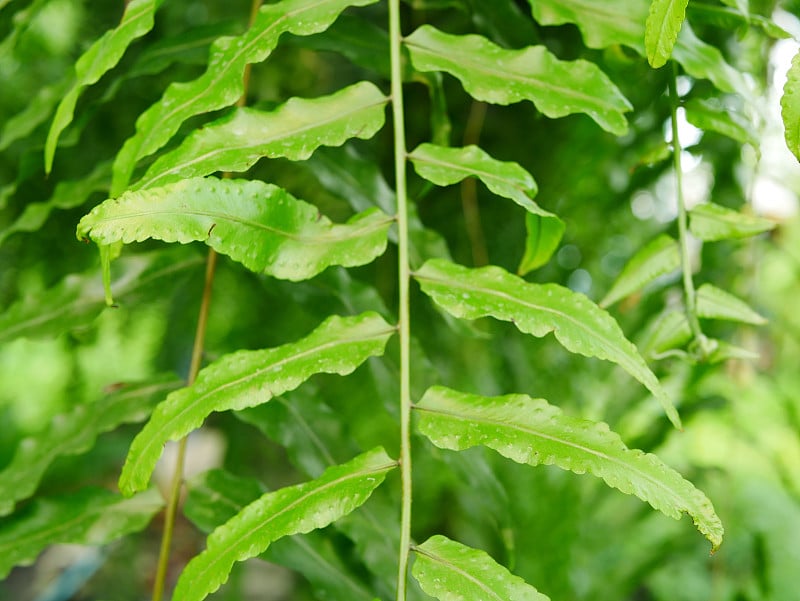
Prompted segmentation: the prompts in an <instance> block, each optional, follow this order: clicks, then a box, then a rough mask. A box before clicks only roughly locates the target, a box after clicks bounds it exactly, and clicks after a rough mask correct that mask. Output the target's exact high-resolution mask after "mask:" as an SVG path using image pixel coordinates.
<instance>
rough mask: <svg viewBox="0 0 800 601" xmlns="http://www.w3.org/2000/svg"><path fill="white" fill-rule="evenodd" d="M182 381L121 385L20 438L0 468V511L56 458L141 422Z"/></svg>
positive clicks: (23, 493) (9, 507)
mask: <svg viewBox="0 0 800 601" xmlns="http://www.w3.org/2000/svg"><path fill="white" fill-rule="evenodd" d="M181 384H182V382H181V381H180V380H178V379H177V378H175V377H174V376H164V377H163V378H160V379H158V380H154V381H151V382H142V383H140V384H126V385H124V386H123V387H122V388H121V389H120V390H118V391H116V392H114V393H112V394H109V395H108V396H105V397H104V398H102V399H100V400H98V401H97V402H95V403H91V404H88V405H87V404H83V405H78V406H76V407H75V408H73V409H72V410H71V411H70V412H69V413H65V414H62V415H58V416H56V417H55V419H54V420H53V422H52V423H51V425H50V426H49V427H48V428H47V429H46V430H45V431H44V432H42V433H41V434H40V435H38V436H35V437H31V438H26V439H24V440H23V441H22V442H21V443H20V444H19V446H18V447H17V450H16V453H15V454H14V457H13V459H12V460H11V463H9V464H8V465H7V466H6V467H5V468H4V469H3V471H2V472H0V515H6V514H8V513H10V512H11V511H12V510H13V509H14V504H15V503H16V502H17V501H20V500H22V499H26V498H28V497H29V496H31V495H32V494H33V493H34V492H35V490H36V487H37V486H38V484H39V481H40V480H41V478H42V476H43V475H44V473H45V470H46V469H47V468H48V467H49V466H50V465H51V464H52V463H53V461H55V460H56V458H58V457H61V456H63V455H77V454H79V453H84V452H86V451H88V450H89V449H90V448H92V445H93V444H94V442H95V440H96V439H97V437H98V436H99V435H100V434H102V433H104V432H108V431H110V430H113V429H114V428H116V427H117V426H119V425H120V424H125V423H131V422H138V421H143V420H144V419H146V418H147V416H148V415H150V411H151V410H152V409H153V407H155V406H156V404H157V403H159V402H160V401H162V400H163V398H164V397H165V396H166V395H167V394H168V393H170V392H171V391H173V390H175V389H176V388H178V387H179V386H181Z"/></svg>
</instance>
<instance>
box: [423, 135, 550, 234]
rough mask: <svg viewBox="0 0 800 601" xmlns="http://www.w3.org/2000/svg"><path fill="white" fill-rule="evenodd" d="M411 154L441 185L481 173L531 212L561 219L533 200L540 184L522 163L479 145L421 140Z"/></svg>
mask: <svg viewBox="0 0 800 601" xmlns="http://www.w3.org/2000/svg"><path fill="white" fill-rule="evenodd" d="M408 158H409V159H410V160H411V162H412V163H414V169H416V171H417V173H418V174H419V175H420V176H422V177H424V178H425V179H427V180H428V181H430V182H433V183H434V184H436V185H437V186H449V185H451V184H456V183H458V182H460V181H461V180H463V179H466V178H468V177H477V178H478V179H479V180H481V181H482V182H483V183H484V185H485V186H486V187H487V188H489V190H491V191H492V192H494V193H495V194H497V195H498V196H503V197H504V198H508V199H510V200H513V201H514V202H515V203H517V204H518V205H519V206H521V207H523V208H524V209H525V210H527V211H528V212H530V213H536V214H537V215H542V216H544V217H549V218H554V219H558V218H557V217H556V216H555V215H553V214H552V213H549V212H547V211H545V210H543V209H542V208H541V207H540V206H539V205H537V204H536V203H535V202H533V197H534V196H536V192H537V187H536V182H535V181H534V179H533V176H532V175H531V174H530V173H528V172H527V171H525V169H523V168H522V167H521V166H520V165H519V164H518V163H512V162H507V161H498V160H496V159H493V158H492V157H490V156H489V155H488V154H487V153H486V152H484V151H483V150H481V149H480V148H478V147H477V146H466V147H464V148H448V147H445V146H437V145H435V144H427V143H426V144H420V145H419V146H417V147H416V148H415V149H414V150H413V151H412V152H411V154H409V155H408ZM559 221H560V220H559Z"/></svg>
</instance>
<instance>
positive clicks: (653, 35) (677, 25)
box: [644, 0, 689, 69]
mask: <svg viewBox="0 0 800 601" xmlns="http://www.w3.org/2000/svg"><path fill="white" fill-rule="evenodd" d="M688 3H689V0H651V2H650V12H649V14H648V15H647V21H646V23H645V30H644V48H645V52H646V53H647V60H648V62H649V63H650V66H651V67H653V68H654V69H657V68H658V67H661V66H663V65H664V64H665V63H666V62H667V60H669V58H670V56H671V55H672V48H673V47H674V46H675V42H676V40H677V39H678V32H679V31H680V30H681V25H683V20H684V19H685V18H686V5H687V4H688Z"/></svg>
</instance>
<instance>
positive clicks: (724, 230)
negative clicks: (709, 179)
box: [689, 202, 776, 242]
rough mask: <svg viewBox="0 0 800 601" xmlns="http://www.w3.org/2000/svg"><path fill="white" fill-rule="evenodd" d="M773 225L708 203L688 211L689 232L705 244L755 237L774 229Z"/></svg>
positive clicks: (762, 219)
mask: <svg viewBox="0 0 800 601" xmlns="http://www.w3.org/2000/svg"><path fill="white" fill-rule="evenodd" d="M775 225H776V224H775V222H773V221H770V220H769V219H764V218H763V217H757V216H755V215H747V214H745V213H740V212H739V211H734V210H733V209H729V208H727V207H723V206H721V205H717V204H714V203H710V202H706V203H702V204H699V205H697V206H695V207H693V208H692V209H691V210H690V211H689V231H690V232H692V235H694V236H696V237H697V238H700V239H701V240H705V241H706V242H715V241H717V240H731V239H735V238H746V237H748V236H755V235H756V234H760V233H762V232H766V231H769V230H772V229H774V228H775Z"/></svg>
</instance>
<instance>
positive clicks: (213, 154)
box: [132, 82, 387, 190]
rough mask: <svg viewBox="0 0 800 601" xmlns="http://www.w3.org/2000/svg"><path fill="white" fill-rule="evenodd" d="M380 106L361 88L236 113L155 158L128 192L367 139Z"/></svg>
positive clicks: (374, 93) (377, 123)
mask: <svg viewBox="0 0 800 601" xmlns="http://www.w3.org/2000/svg"><path fill="white" fill-rule="evenodd" d="M386 102H387V98H386V97H385V96H384V95H383V93H382V92H381V91H380V90H379V89H378V88H376V87H375V86H374V85H373V84H371V83H369V82H361V83H357V84H354V85H352V86H349V87H347V88H344V89H343V90H339V91H338V92H336V93H334V94H331V95H330V96H323V97H322V98H314V99H311V100H306V99H302V98H292V99H290V100H288V101H287V102H286V103H285V104H283V105H281V106H279V107H278V108H276V109H275V110H274V111H270V112H264V111H259V110H256V109H251V108H247V107H243V108H237V109H236V110H235V112H233V113H232V114H231V115H228V116H226V117H223V118H222V119H219V120H218V121H215V122H213V123H210V124H208V125H206V126H205V127H203V128H202V129H199V130H196V131H195V132H194V133H193V134H191V135H190V136H189V137H188V138H186V140H184V141H183V143H182V144H181V145H180V146H178V148H176V149H175V150H172V151H170V152H168V153H167V154H165V155H163V156H161V157H160V158H159V159H158V160H157V161H156V162H155V163H154V164H153V165H152V166H151V167H150V169H148V170H147V173H146V174H145V175H144V177H143V178H142V179H141V180H140V181H139V182H137V183H136V185H134V186H132V189H133V190H139V189H142V188H152V187H154V186H163V185H164V184H167V183H171V182H174V181H178V180H181V179H184V178H189V177H198V176H204V175H208V174H210V173H214V172H216V171H231V172H239V171H246V170H247V168H248V167H250V166H252V165H253V164H254V163H255V162H256V161H258V160H259V159H260V158H261V157H287V158H289V159H292V160H295V161H296V160H302V159H307V158H308V157H309V156H311V153H313V152H314V150H316V149H317V148H319V147H320V146H339V145H341V144H343V143H344V142H345V141H346V140H348V139H349V138H353V137H358V138H371V137H372V136H373V135H374V134H375V132H377V131H378V130H379V129H380V128H381V127H383V120H384V105H385V104H386Z"/></svg>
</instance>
